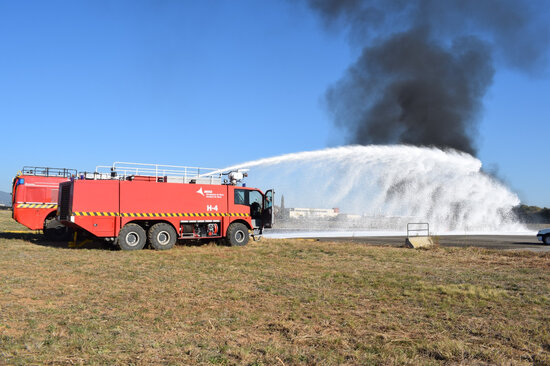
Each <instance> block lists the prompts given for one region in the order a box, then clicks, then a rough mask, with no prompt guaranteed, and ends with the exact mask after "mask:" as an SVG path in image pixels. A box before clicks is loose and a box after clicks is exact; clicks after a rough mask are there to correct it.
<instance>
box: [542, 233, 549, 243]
mask: <svg viewBox="0 0 550 366" xmlns="http://www.w3.org/2000/svg"><path fill="white" fill-rule="evenodd" d="M542 240H543V241H544V244H546V245H550V235H546V236H545V237H544V238H542Z"/></svg>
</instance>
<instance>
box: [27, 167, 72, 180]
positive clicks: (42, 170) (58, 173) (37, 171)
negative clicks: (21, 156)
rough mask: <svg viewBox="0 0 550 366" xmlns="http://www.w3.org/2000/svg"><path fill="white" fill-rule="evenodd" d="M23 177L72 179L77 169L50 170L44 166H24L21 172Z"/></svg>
mask: <svg viewBox="0 0 550 366" xmlns="http://www.w3.org/2000/svg"><path fill="white" fill-rule="evenodd" d="M21 174H22V175H36V176H41V177H63V178H70V177H72V176H76V169H67V168H50V167H42V166H24V167H23V169H22V170H21Z"/></svg>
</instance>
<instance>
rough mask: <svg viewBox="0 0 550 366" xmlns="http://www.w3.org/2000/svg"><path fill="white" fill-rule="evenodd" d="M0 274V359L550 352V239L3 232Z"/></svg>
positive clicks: (219, 359)
mask: <svg viewBox="0 0 550 366" xmlns="http://www.w3.org/2000/svg"><path fill="white" fill-rule="evenodd" d="M9 220H11V219H10V218H9V217H3V216H2V218H1V219H0V225H6V226H8V225H7V224H5V223H6V222H8V221H9ZM10 225H11V224H10ZM3 228H4V226H2V227H0V231H1V230H2V229H3ZM29 238H30V239H29ZM0 283H1V286H0V310H1V311H0V364H3V363H6V364H75V363H76V364H140V365H146V364H147V365H148V364H174V365H176V364H213V365H235V364H239V365H240V364H245V365H276V364H279V365H282V364H284V365H293V364H327V365H331V364H334V365H336V364H373V365H374V364H428V365H429V364H434V365H436V364H460V363H462V364H526V365H528V364H550V313H549V312H548V309H550V297H549V294H550V255H548V254H540V253H529V252H506V251H488V250H481V249H475V248H465V249H462V248H460V249H456V248H454V249H447V248H437V249H434V250H422V251H416V250H410V249H402V248H385V247H374V246H368V245H358V244H354V243H341V242H338V243H332V242H313V241H299V240H262V241H260V242H253V243H250V244H249V245H247V246H246V247H242V248H230V247H221V246H214V245H205V246H184V245H179V246H176V247H175V248H174V249H173V250H170V251H166V252H157V251H153V250H143V251H140V252H122V251H113V250H109V249H107V247H103V246H102V245H100V244H97V243H96V244H94V245H92V246H85V247H83V248H76V249H69V248H67V246H66V245H58V244H55V245H54V244H50V243H47V242H44V241H42V240H40V239H39V238H34V237H32V236H25V237H13V236H8V235H4V234H1V233H0Z"/></svg>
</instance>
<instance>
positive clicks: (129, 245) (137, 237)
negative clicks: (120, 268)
mask: <svg viewBox="0 0 550 366" xmlns="http://www.w3.org/2000/svg"><path fill="white" fill-rule="evenodd" d="M145 238H146V236H145V230H143V228H142V227H141V226H139V225H137V224H126V225H125V226H124V227H123V228H122V229H120V232H119V233H118V246H119V247H120V249H122V250H140V249H143V247H144V246H145Z"/></svg>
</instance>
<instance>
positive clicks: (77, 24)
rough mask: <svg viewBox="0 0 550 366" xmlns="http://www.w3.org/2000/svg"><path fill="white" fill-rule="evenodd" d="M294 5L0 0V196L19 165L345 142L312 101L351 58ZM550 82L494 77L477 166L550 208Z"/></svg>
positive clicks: (190, 158) (219, 160)
mask: <svg viewBox="0 0 550 366" xmlns="http://www.w3.org/2000/svg"><path fill="white" fill-rule="evenodd" d="M348 41H349V37H348V36H347V35H346V34H345V33H344V32H341V33H337V32H333V33H329V32H326V30H325V29H324V27H323V25H322V22H321V21H320V20H319V18H318V17H317V16H316V15H315V14H314V13H313V12H312V11H310V10H309V9H307V7H306V6H305V5H304V4H303V3H301V2H299V3H295V2H293V1H284V0H280V1H267V0H265V1H257V0H248V1H245V0H237V1H236V0H220V1H122V0H120V1H68V0H67V1H47V2H46V1H24V2H23V1H2V0H0V123H1V125H2V132H3V139H2V140H3V143H2V145H1V153H2V164H1V165H0V190H3V191H7V192H9V191H10V185H11V179H12V178H13V176H14V174H15V173H16V172H17V171H18V170H19V169H20V168H21V167H22V166H23V165H39V166H54V167H69V168H76V169H78V170H93V169H94V167H95V166H96V165H108V164H110V163H112V162H113V161H136V162H152V163H163V164H176V165H193V166H197V165H198V166H208V167H224V166H228V165H232V164H236V163H239V162H243V161H249V160H254V159H257V158H264V157H269V156H274V155H279V154H283V153H291V152H298V151H304V150H314V149H322V148H325V147H327V146H336V145H340V144H342V143H343V142H344V140H343V137H344V136H343V134H341V133H340V132H339V131H338V130H337V129H336V128H334V127H333V125H332V122H331V120H330V116H329V114H328V113H327V111H326V108H325V107H324V105H323V102H322V97H323V95H324V92H325V90H326V88H327V87H328V86H329V85H330V84H332V83H334V82H336V81H337V80H338V79H340V77H341V76H342V75H343V74H344V72H345V70H346V68H347V66H348V65H350V64H351V63H352V62H353V61H354V60H355V59H356V58H357V56H358V54H359V52H360V49H358V48H355V47H353V46H350V44H349V42H348ZM549 97H550V77H549V75H548V72H546V73H545V74H544V75H530V76H529V75H524V74H518V73H515V72H513V71H511V70H504V69H497V73H496V76H495V82H494V84H493V86H492V87H491V89H490V90H489V93H488V94H487V96H486V98H485V106H484V112H483V116H482V120H481V123H480V137H479V140H478V144H477V145H478V147H479V158H480V159H481V160H482V161H483V163H484V165H485V166H486V167H488V169H489V170H497V171H498V174H499V176H501V177H502V178H503V179H505V181H506V182H507V183H508V184H509V185H510V187H511V188H512V189H513V190H514V191H516V192H517V193H518V194H519V195H520V198H521V199H522V201H523V202H525V203H528V204H534V205H542V206H547V207H550V190H549V189H548V186H549V182H550V159H549V158H548V157H549V155H550V103H549V100H550V98H549Z"/></svg>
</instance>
